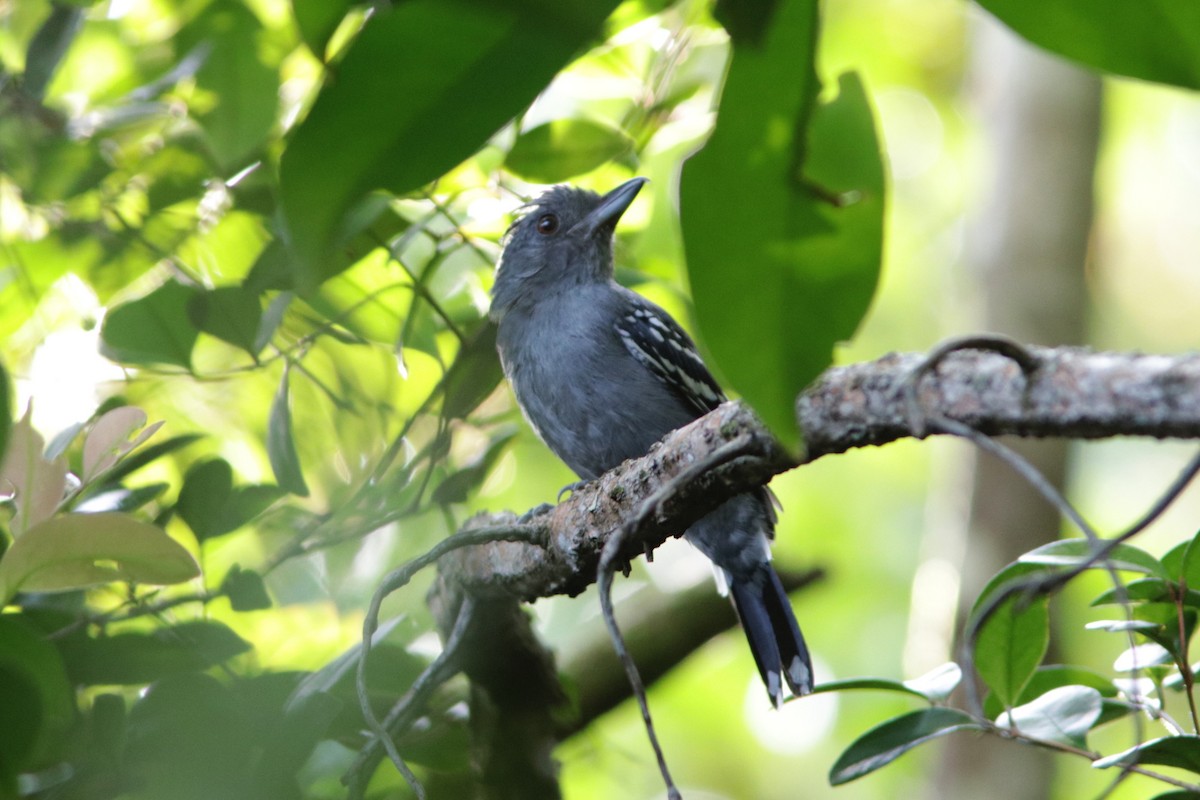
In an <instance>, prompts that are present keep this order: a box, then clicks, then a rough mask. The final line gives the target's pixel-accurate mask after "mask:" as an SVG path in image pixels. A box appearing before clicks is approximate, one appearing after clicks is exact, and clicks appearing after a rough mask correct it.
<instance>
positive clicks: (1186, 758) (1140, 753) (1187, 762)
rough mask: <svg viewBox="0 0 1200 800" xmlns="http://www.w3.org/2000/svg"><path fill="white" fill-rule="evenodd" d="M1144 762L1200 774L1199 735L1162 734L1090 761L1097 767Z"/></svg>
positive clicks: (1103, 767)
mask: <svg viewBox="0 0 1200 800" xmlns="http://www.w3.org/2000/svg"><path fill="white" fill-rule="evenodd" d="M1146 764H1158V765H1160V766H1164V767H1177V768H1178V769H1186V770H1187V771H1188V772H1195V773H1198V774H1200V737H1198V736H1188V735H1184V734H1181V735H1179V736H1164V737H1162V738H1161V739H1152V740H1151V741H1149V742H1142V743H1141V744H1139V745H1137V746H1135V747H1131V748H1129V749H1128V750H1125V751H1123V752H1120V753H1117V754H1115V755H1111V756H1107V757H1105V758H1098V759H1096V760H1095V761H1093V762H1092V766H1093V767H1096V768H1098V769H1105V768H1107V767H1126V766H1133V765H1146Z"/></svg>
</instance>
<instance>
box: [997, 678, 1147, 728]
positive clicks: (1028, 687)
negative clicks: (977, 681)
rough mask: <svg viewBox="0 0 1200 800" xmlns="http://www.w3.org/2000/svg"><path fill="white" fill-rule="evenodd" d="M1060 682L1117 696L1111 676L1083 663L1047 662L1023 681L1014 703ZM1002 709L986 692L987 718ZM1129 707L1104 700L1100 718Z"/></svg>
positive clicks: (1034, 697) (1056, 685)
mask: <svg viewBox="0 0 1200 800" xmlns="http://www.w3.org/2000/svg"><path fill="white" fill-rule="evenodd" d="M1062 686H1087V687H1089V688H1091V689H1095V690H1096V691H1097V692H1099V693H1100V696H1101V699H1102V700H1107V699H1109V698H1115V697H1116V696H1117V687H1116V686H1114V685H1113V682H1112V679H1111V678H1109V677H1108V676H1106V675H1101V674H1100V673H1099V672H1095V671H1093V670H1089V669H1084V668H1083V667H1076V666H1071V665H1063V664H1048V665H1045V666H1041V667H1038V668H1037V671H1036V672H1034V673H1033V677H1031V678H1030V679H1029V682H1028V683H1026V684H1025V688H1024V689H1022V690H1021V694H1020V696H1018V697H1017V701H1016V705H1019V706H1020V705H1025V704H1026V703H1030V702H1032V701H1033V700H1035V699H1037V698H1038V697H1041V696H1042V695H1044V694H1046V693H1047V692H1049V691H1051V690H1052V689H1057V688H1059V687H1062ZM1004 710H1005V709H1004V706H1002V705H1001V704H1000V701H999V700H998V699H997V698H996V695H994V694H992V693H989V694H988V696H987V697H985V698H984V701H983V713H984V714H985V715H986V716H987V717H988V718H989V719H996V718H997V717H999V716H1000V715H1001V714H1002V713H1004ZM1128 711H1129V709H1128V706H1118V705H1117V704H1113V703H1106V704H1105V705H1104V709H1103V716H1102V721H1108V720H1110V719H1113V718H1115V717H1116V716H1121V715H1123V714H1126V713H1128ZM1097 724H1100V723H1097Z"/></svg>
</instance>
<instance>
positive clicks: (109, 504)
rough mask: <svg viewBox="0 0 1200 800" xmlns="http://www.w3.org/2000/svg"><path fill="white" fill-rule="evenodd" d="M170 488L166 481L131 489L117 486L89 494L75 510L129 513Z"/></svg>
mask: <svg viewBox="0 0 1200 800" xmlns="http://www.w3.org/2000/svg"><path fill="white" fill-rule="evenodd" d="M169 488H171V486H170V484H167V483H148V484H146V485H145V486H137V487H134V488H132V489H126V488H124V487H117V488H113V489H108V490H106V491H103V492H96V493H94V494H92V495H89V496H88V498H87V499H86V500H82V501H80V502H79V503H77V504H76V505H75V511H77V512H79V513H80V514H99V513H100V512H102V511H121V512H124V513H129V512H130V511H136V510H137V509H139V508H141V507H142V506H144V505H146V504H147V503H152V502H154V501H155V500H157V499H158V498H159V497H161V496H162V494H163V492H165V491H166V490H167V489H169Z"/></svg>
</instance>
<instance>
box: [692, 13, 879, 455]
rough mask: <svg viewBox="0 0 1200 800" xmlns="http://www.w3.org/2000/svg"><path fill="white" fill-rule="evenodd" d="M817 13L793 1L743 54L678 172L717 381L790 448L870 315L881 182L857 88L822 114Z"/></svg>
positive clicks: (699, 307) (844, 91)
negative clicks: (800, 419) (827, 376)
mask: <svg viewBox="0 0 1200 800" xmlns="http://www.w3.org/2000/svg"><path fill="white" fill-rule="evenodd" d="M816 32H817V4H816V3H815V2H814V1H813V0H788V1H787V2H785V3H782V4H781V6H780V8H779V9H778V10H777V11H776V16H775V21H774V23H773V24H772V26H771V29H770V31H769V32H768V34H767V36H766V38H765V40H764V42H763V44H762V46H761V47H759V48H750V47H736V46H735V49H734V54H733V61H732V64H731V65H730V67H729V73H728V77H727V78H726V81H725V88H724V91H723V92H722V94H721V105H720V110H719V112H718V118H717V127H716V130H715V131H714V132H713V135H712V137H711V138H710V139H709V141H708V144H707V145H705V147H704V149H703V150H701V151H700V153H699V154H697V155H696V156H694V157H692V158H691V159H689V160H688V162H687V164H686V165H685V166H684V170H683V179H682V185H681V189H680V205H681V211H680V213H681V217H682V225H683V235H684V246H685V249H686V251H687V261H688V276H689V279H690V280H691V286H692V294H693V297H694V300H695V305H696V316H697V320H698V322H699V324H700V329H701V331H702V334H703V338H704V340H705V342H706V344H707V345H708V348H709V350H710V351H711V353H712V355H713V357H714V359H715V362H716V366H717V368H718V370H719V371H720V372H721V373H722V374H723V375H724V377H726V378H727V379H728V380H729V381H730V382H731V383H732V384H733V386H734V388H735V389H737V391H738V392H740V393H741V394H742V395H743V396H744V397H746V398H747V399H748V400H749V401H750V402H751V403H752V404H753V405H754V407H755V410H757V411H758V412H759V413H760V414H761V415H762V417H763V419H764V420H765V421H766V422H767V423H768V424H769V425H770V426H771V427H772V429H773V430H774V431H775V432H776V433H777V434H779V435H781V436H783V437H784V438H786V439H789V440H791V441H792V442H794V441H795V438H796V423H795V417H794V412H793V406H794V402H795V397H796V394H797V392H799V390H800V389H802V388H803V387H804V386H805V385H806V384H807V383H809V382H810V381H811V380H812V379H813V378H815V377H816V376H817V375H818V374H819V373H820V372H821V371H822V370H823V369H824V368H825V367H827V366H828V365H829V363H830V361H831V359H832V356H833V346H834V345H835V344H836V343H837V342H839V341H841V340H844V339H847V338H849V337H850V336H851V335H852V334H853V333H854V331H855V329H856V328H857V327H858V324H859V322H860V320H861V319H862V316H863V314H864V313H865V312H866V309H867V307H868V305H869V303H870V300H871V297H872V295H873V294H874V291H875V285H876V282H877V280H878V276H879V269H880V261H881V254H882V241H883V239H882V233H883V203H884V197H883V193H884V177H883V165H882V160H881V158H880V153H879V144H878V142H877V140H876V136H875V127H874V122H873V119H872V115H871V110H870V106H869V104H868V103H867V100H866V96H865V94H864V92H863V88H862V85H861V83H860V82H859V80H858V78H857V77H855V76H853V75H849V76H844V77H843V78H842V79H841V81H840V84H839V93H838V96H837V98H835V99H834V100H831V101H829V102H828V103H826V104H823V105H820V104H818V103H817V99H816V98H817V94H818V91H819V88H820V87H819V85H818V83H817V78H816V74H815V72H814V68H813V57H814V47H815V40H816Z"/></svg>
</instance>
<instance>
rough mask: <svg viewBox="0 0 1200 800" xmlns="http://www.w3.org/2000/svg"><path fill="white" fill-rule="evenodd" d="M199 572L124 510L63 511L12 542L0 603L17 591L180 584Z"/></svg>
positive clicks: (1, 567) (1, 575) (1, 564)
mask: <svg viewBox="0 0 1200 800" xmlns="http://www.w3.org/2000/svg"><path fill="white" fill-rule="evenodd" d="M199 574H200V569H199V567H197V565H196V562H195V560H194V559H193V558H192V556H191V554H190V553H189V552H188V551H187V550H185V549H184V548H183V547H182V546H181V545H180V544H179V543H178V542H176V541H175V540H174V539H172V538H171V537H170V536H168V535H167V534H166V533H165V532H164V531H163V530H162V529H161V528H157V527H155V526H153V525H150V524H148V523H145V522H141V521H139V520H136V519H134V518H133V517H129V516H126V515H124V514H116V513H102V514H67V515H65V516H60V517H54V518H53V519H49V520H46V521H45V522H41V523H39V524H38V525H35V526H34V527H32V528H30V529H29V530H28V531H26V532H25V535H24V536H22V537H21V538H19V539H16V540H14V541H13V543H12V546H11V547H9V548H8V551H7V552H6V553H5V554H4V558H3V559H0V606H2V605H3V604H5V603H7V602H8V601H9V600H11V599H12V597H13V595H15V594H16V593H17V592H19V591H30V592H56V591H64V590H67V589H80V588H83V587H86V586H92V585H96V584H102V583H109V582H112V581H136V582H138V583H153V584H169V583H182V582H183V581H186V580H191V579H192V578H194V577H196V576H197V575H199Z"/></svg>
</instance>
